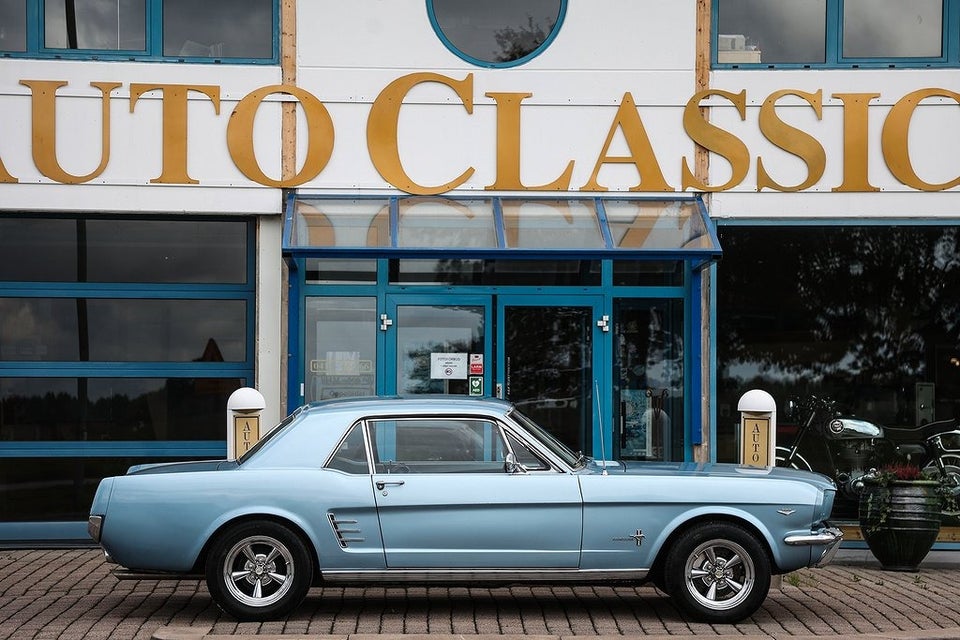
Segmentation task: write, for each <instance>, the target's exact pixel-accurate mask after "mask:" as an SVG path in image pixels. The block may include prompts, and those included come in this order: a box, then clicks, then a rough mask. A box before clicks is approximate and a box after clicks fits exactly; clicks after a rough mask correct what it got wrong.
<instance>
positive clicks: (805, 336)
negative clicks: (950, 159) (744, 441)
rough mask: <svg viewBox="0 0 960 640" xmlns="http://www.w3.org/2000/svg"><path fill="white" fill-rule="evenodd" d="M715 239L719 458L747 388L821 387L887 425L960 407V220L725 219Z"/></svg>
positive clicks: (950, 413) (727, 447) (811, 391)
mask: <svg viewBox="0 0 960 640" xmlns="http://www.w3.org/2000/svg"><path fill="white" fill-rule="evenodd" d="M720 241H721V244H722V245H723V247H724V256H723V260H722V261H721V262H720V263H719V266H718V286H717V291H718V300H717V325H718V337H717V360H718V376H719V381H718V402H719V407H718V416H719V420H718V424H719V427H718V428H719V437H718V446H719V448H720V451H718V455H720V456H722V458H723V459H726V460H733V459H735V458H736V451H735V449H733V448H732V447H733V445H734V443H735V434H736V425H737V424H738V423H739V422H738V417H737V414H736V406H737V401H738V399H739V397H740V396H741V395H742V394H743V393H744V392H745V391H747V390H749V389H753V388H760V389H764V390H766V391H768V392H769V393H770V394H771V395H773V397H774V398H775V399H776V400H777V401H778V402H779V403H781V410H782V408H783V404H782V403H784V402H785V401H786V400H787V399H789V398H790V397H796V396H801V397H802V396H805V395H817V396H825V397H829V398H832V399H833V400H835V401H837V403H838V406H840V407H844V408H845V410H846V411H848V412H850V413H852V414H855V415H859V416H861V417H863V418H865V419H868V420H870V421H872V422H875V423H877V424H880V425H883V426H894V427H907V426H916V425H918V424H921V423H924V422H931V421H933V420H944V419H950V418H956V417H960V366H958V364H960V322H957V318H958V317H960V259H958V258H957V256H958V255H960V228H958V227H932V226H931V227H909V226H891V227H789V228H784V227H778V228H760V227H730V228H724V229H722V233H721V238H720ZM758 291H762V292H764V295H759V296H758V295H756V292H758ZM931 384H932V385H933V389H932V391H933V402H918V401H917V395H918V392H921V390H929V385H931ZM926 392H927V391H923V393H926ZM784 426H785V427H786V426H788V425H784Z"/></svg>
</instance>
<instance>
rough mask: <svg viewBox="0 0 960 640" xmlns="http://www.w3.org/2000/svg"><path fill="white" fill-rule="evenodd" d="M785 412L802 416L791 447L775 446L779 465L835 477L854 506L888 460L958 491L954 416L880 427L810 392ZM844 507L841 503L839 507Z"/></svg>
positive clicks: (959, 446) (959, 440)
mask: <svg viewBox="0 0 960 640" xmlns="http://www.w3.org/2000/svg"><path fill="white" fill-rule="evenodd" d="M786 417H788V418H799V426H798V429H797V432H796V435H795V436H794V438H793V441H792V442H791V443H790V445H789V446H777V448H776V459H777V466H781V467H793V468H795V469H804V470H806V471H816V472H818V473H822V474H824V475H827V476H830V477H832V478H833V480H834V482H835V483H836V485H837V493H838V499H840V498H843V499H845V501H847V503H848V504H847V508H853V507H855V505H856V504H857V500H858V499H859V494H860V489H861V488H862V486H863V481H864V479H865V478H867V477H869V476H870V475H871V474H873V473H875V472H876V470H877V468H879V467H882V466H884V465H888V464H897V463H899V464H911V465H914V466H916V467H917V468H919V469H921V470H922V471H923V472H924V473H925V475H928V476H930V477H940V478H943V483H944V484H945V485H947V486H949V487H953V490H954V491H956V492H957V493H960V425H958V423H957V420H956V419H951V420H939V421H936V422H929V423H927V424H923V425H920V426H917V427H905V428H900V427H881V426H879V425H876V424H874V423H872V422H870V421H868V420H863V419H860V418H853V417H845V416H843V415H842V414H841V413H840V412H839V411H838V410H837V408H836V405H835V403H834V402H833V401H830V400H827V399H824V398H817V397H810V398H807V399H805V400H802V401H795V400H793V401H790V402H788V403H787V411H786ZM841 508H843V507H842V506H841Z"/></svg>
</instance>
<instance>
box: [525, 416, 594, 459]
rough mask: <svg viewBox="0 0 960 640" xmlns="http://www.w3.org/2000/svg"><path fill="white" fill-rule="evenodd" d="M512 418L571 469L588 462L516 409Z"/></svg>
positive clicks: (584, 457)
mask: <svg viewBox="0 0 960 640" xmlns="http://www.w3.org/2000/svg"><path fill="white" fill-rule="evenodd" d="M510 417H511V418H513V419H514V420H515V421H516V422H517V423H518V424H520V426H522V427H523V428H524V429H526V431H527V433H529V434H530V435H531V436H533V438H534V439H536V440H537V442H539V443H540V444H542V445H543V446H544V447H546V448H547V449H549V450H550V452H551V453H553V455H555V456H557V457H558V458H560V459H561V460H563V461H564V462H566V463H567V464H568V465H570V466H571V467H581V466H583V464H584V463H585V462H586V456H584V455H582V454H579V453H574V452H573V451H571V450H570V448H569V447H567V445H565V444H563V443H562V442H560V441H559V440H557V439H556V438H555V437H554V436H553V434H552V433H550V432H549V431H547V430H546V429H544V428H543V427H541V426H540V425H538V424H537V423H536V422H534V421H533V420H531V419H530V418H528V417H527V416H525V415H523V414H522V413H520V412H519V411H517V410H516V409H514V410H513V411H511V412H510Z"/></svg>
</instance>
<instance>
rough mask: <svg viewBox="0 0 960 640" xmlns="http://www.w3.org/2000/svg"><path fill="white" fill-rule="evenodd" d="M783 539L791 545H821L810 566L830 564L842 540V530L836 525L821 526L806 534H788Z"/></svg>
mask: <svg viewBox="0 0 960 640" xmlns="http://www.w3.org/2000/svg"><path fill="white" fill-rule="evenodd" d="M783 541H784V542H785V543H786V544H788V545H791V546H800V545H804V546H818V547H819V546H822V547H823V550H822V551H821V553H820V557H819V558H818V559H817V560H816V561H815V562H812V563H811V566H814V567H822V566H824V565H825V564H830V561H831V560H833V556H835V555H836V553H837V550H838V549H839V548H840V543H841V542H843V531H841V530H840V529H838V528H837V527H823V528H822V529H818V530H816V531H812V532H810V533H808V534H799V535H789V536H787V537H786V538H784V539H783Z"/></svg>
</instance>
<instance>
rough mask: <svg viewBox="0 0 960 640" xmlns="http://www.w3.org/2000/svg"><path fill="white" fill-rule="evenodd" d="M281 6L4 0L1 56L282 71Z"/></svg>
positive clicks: (179, 0)
mask: <svg viewBox="0 0 960 640" xmlns="http://www.w3.org/2000/svg"><path fill="white" fill-rule="evenodd" d="M277 2H278V0H203V2H197V1H196V0H0V56H6V57H34V58H82V59H103V60H162V61H169V62H174V61H183V62H241V63H253V64H258V63H275V62H276V61H277V53H276V51H277V46H278V36H277V34H278V33H279V27H278V23H279V7H278V5H277Z"/></svg>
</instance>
